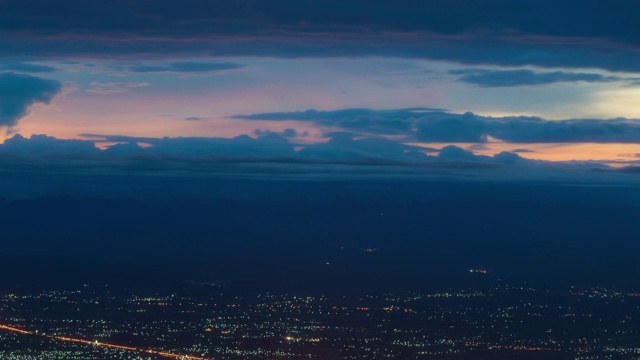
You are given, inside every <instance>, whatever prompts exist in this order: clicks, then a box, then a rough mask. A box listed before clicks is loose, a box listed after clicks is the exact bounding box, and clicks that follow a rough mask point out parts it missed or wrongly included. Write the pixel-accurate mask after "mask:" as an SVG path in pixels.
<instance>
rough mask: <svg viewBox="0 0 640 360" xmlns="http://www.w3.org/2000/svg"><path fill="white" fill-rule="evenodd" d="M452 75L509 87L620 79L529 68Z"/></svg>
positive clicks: (469, 80) (490, 84)
mask: <svg viewBox="0 0 640 360" xmlns="http://www.w3.org/2000/svg"><path fill="white" fill-rule="evenodd" d="M449 73H450V74H452V75H461V76H460V77H459V78H458V80H459V81H462V82H466V83H469V84H474V85H479V86H482V87H510V86H526V85H544V84H552V83H557V82H611V81H619V80H622V79H621V78H619V77H615V76H603V75H600V74H588V73H570V72H564V71H555V72H546V73H540V72H533V71H531V70H486V69H464V70H451V71H449Z"/></svg>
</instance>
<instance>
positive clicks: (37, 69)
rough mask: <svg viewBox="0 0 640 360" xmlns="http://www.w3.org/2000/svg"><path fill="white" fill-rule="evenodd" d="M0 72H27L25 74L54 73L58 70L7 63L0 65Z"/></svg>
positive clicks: (28, 64) (46, 66)
mask: <svg viewBox="0 0 640 360" xmlns="http://www.w3.org/2000/svg"><path fill="white" fill-rule="evenodd" d="M0 70H7V71H17V72H27V73H50V72H55V71H57V70H58V69H56V68H54V67H52V66H48V65H40V64H30V63H23V62H9V63H3V64H0Z"/></svg>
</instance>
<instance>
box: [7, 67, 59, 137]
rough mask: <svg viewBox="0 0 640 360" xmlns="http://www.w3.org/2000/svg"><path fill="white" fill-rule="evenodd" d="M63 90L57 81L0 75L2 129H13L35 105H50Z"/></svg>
mask: <svg viewBox="0 0 640 360" xmlns="http://www.w3.org/2000/svg"><path fill="white" fill-rule="evenodd" d="M61 90H62V84H61V83H60V82H58V81H55V80H47V79H42V78H39V77H35V76H30V75H23V74H16V73H11V72H9V73H0V127H2V126H4V127H7V128H12V127H13V126H15V125H17V123H18V121H19V120H20V119H21V118H23V117H24V116H26V115H27V113H28V111H29V107H30V106H31V105H33V104H35V103H44V104H48V103H49V102H50V101H51V99H53V97H54V96H55V95H56V94H58V93H59V92H60V91H61Z"/></svg>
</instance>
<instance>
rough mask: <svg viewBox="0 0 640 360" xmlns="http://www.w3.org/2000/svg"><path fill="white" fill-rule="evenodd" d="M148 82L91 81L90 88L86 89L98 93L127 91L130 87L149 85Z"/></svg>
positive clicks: (106, 93)
mask: <svg viewBox="0 0 640 360" xmlns="http://www.w3.org/2000/svg"><path fill="white" fill-rule="evenodd" d="M150 85H151V84H149V83H148V82H113V83H100V82H92V83H91V86H92V88H91V89H89V90H87V92H88V93H92V94H99V95H111V94H120V93H125V92H129V91H130V90H131V89H135V88H141V87H147V86H150Z"/></svg>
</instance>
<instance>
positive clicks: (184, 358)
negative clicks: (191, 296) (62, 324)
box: [0, 325, 213, 360]
mask: <svg viewBox="0 0 640 360" xmlns="http://www.w3.org/2000/svg"><path fill="white" fill-rule="evenodd" d="M0 330H5V331H9V332H12V333H16V334H21V335H32V336H41V337H45V338H48V339H52V340H57V341H63V342H73V343H79V344H85V345H92V346H97V347H102V348H109V349H118V350H125V351H131V352H138V353H142V354H150V355H157V356H162V357H165V358H170V359H181V360H213V359H210V358H204V357H199V356H193V355H182V354H174V353H169V352H165V351H158V350H153V349H144V348H137V347H132V346H123V345H116V344H110V343H105V342H99V341H91V340H86V339H79V338H74V337H68V336H54V335H45V334H38V333H37V332H34V331H28V330H24V329H20V328H16V327H13V326H7V325H0Z"/></svg>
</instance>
